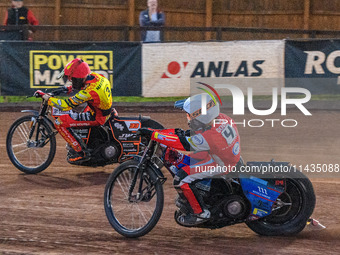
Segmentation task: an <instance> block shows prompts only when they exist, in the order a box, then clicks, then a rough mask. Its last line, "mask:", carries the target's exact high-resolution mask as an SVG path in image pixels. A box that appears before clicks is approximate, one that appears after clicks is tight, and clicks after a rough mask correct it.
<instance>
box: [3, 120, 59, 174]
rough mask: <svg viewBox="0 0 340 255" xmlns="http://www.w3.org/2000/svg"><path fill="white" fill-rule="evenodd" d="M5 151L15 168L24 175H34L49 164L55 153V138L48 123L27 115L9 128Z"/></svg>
mask: <svg viewBox="0 0 340 255" xmlns="http://www.w3.org/2000/svg"><path fill="white" fill-rule="evenodd" d="M6 149H7V154H8V157H9V159H10V160H11V162H12V163H13V165H14V166H15V167H16V168H18V169H19V170H20V171H22V172H24V173H26V174H36V173H39V172H41V171H43V170H45V169H46V168H47V167H48V166H49V165H50V164H51V162H52V160H53V158H54V155H55V152H56V138H55V135H54V133H53V131H52V129H51V127H50V126H49V124H48V123H46V122H45V121H38V120H37V116H33V115H28V116H24V117H22V118H20V119H18V120H16V121H15V122H14V123H13V124H12V126H11V127H10V129H9V131H8V133H7V139H6Z"/></svg>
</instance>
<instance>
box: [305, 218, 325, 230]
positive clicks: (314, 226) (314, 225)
mask: <svg viewBox="0 0 340 255" xmlns="http://www.w3.org/2000/svg"><path fill="white" fill-rule="evenodd" d="M306 224H307V226H306V227H307V228H308V229H310V230H322V229H325V228H326V227H325V226H324V225H322V224H321V223H320V222H319V221H318V220H316V219H313V218H309V219H308V220H307V223H306Z"/></svg>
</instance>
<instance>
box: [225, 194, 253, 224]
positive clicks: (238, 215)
mask: <svg viewBox="0 0 340 255" xmlns="http://www.w3.org/2000/svg"><path fill="white" fill-rule="evenodd" d="M222 212H223V214H224V215H225V216H226V217H228V218H230V219H243V218H244V217H246V216H247V215H248V214H249V206H248V204H247V202H246V201H245V199H244V198H243V197H242V196H239V195H231V196H228V197H226V198H225V199H224V200H223V202H222Z"/></svg>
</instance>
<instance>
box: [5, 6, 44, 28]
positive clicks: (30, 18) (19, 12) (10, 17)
mask: <svg viewBox="0 0 340 255" xmlns="http://www.w3.org/2000/svg"><path fill="white" fill-rule="evenodd" d="M26 24H30V25H33V26H36V25H39V21H38V20H37V19H36V17H35V16H34V14H33V12H32V11H31V10H29V9H28V8H27V7H25V6H23V7H21V8H9V9H8V10H7V12H6V16H5V20H4V25H5V26H7V25H26Z"/></svg>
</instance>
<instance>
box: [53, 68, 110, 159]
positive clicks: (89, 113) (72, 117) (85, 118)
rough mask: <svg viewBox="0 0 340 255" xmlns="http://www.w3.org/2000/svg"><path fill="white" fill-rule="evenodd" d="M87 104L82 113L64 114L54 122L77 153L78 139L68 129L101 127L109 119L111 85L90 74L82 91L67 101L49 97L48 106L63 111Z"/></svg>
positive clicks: (80, 146) (106, 80)
mask: <svg viewBox="0 0 340 255" xmlns="http://www.w3.org/2000/svg"><path fill="white" fill-rule="evenodd" d="M83 103H87V104H88V106H89V107H87V108H86V109H85V111H84V112H82V113H73V114H65V115H61V116H59V117H58V118H57V119H56V120H55V124H54V126H55V127H56V129H57V131H58V132H59V133H60V135H61V136H62V137H63V138H64V139H65V140H66V141H67V142H68V143H69V145H70V146H71V147H72V148H73V149H74V150H75V151H77V152H80V151H82V149H84V148H82V144H81V141H80V139H77V138H76V137H75V135H74V134H73V132H72V131H71V130H70V128H77V127H78V128H80V127H88V126H99V125H103V124H104V123H105V122H106V121H107V119H108V118H109V117H110V114H111V112H112V111H113V109H112V94H111V85H110V82H109V80H108V79H106V78H105V77H103V76H102V75H100V74H97V73H91V74H90V75H89V76H88V77H87V79H86V81H85V87H84V89H82V90H80V91H79V92H78V93H77V94H75V95H74V96H72V97H70V98H68V99H65V100H64V99H59V98H55V97H50V98H49V100H48V104H49V105H50V106H53V107H56V108H58V109H60V110H63V111H68V110H70V109H72V108H74V107H76V106H78V105H81V104H83Z"/></svg>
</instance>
